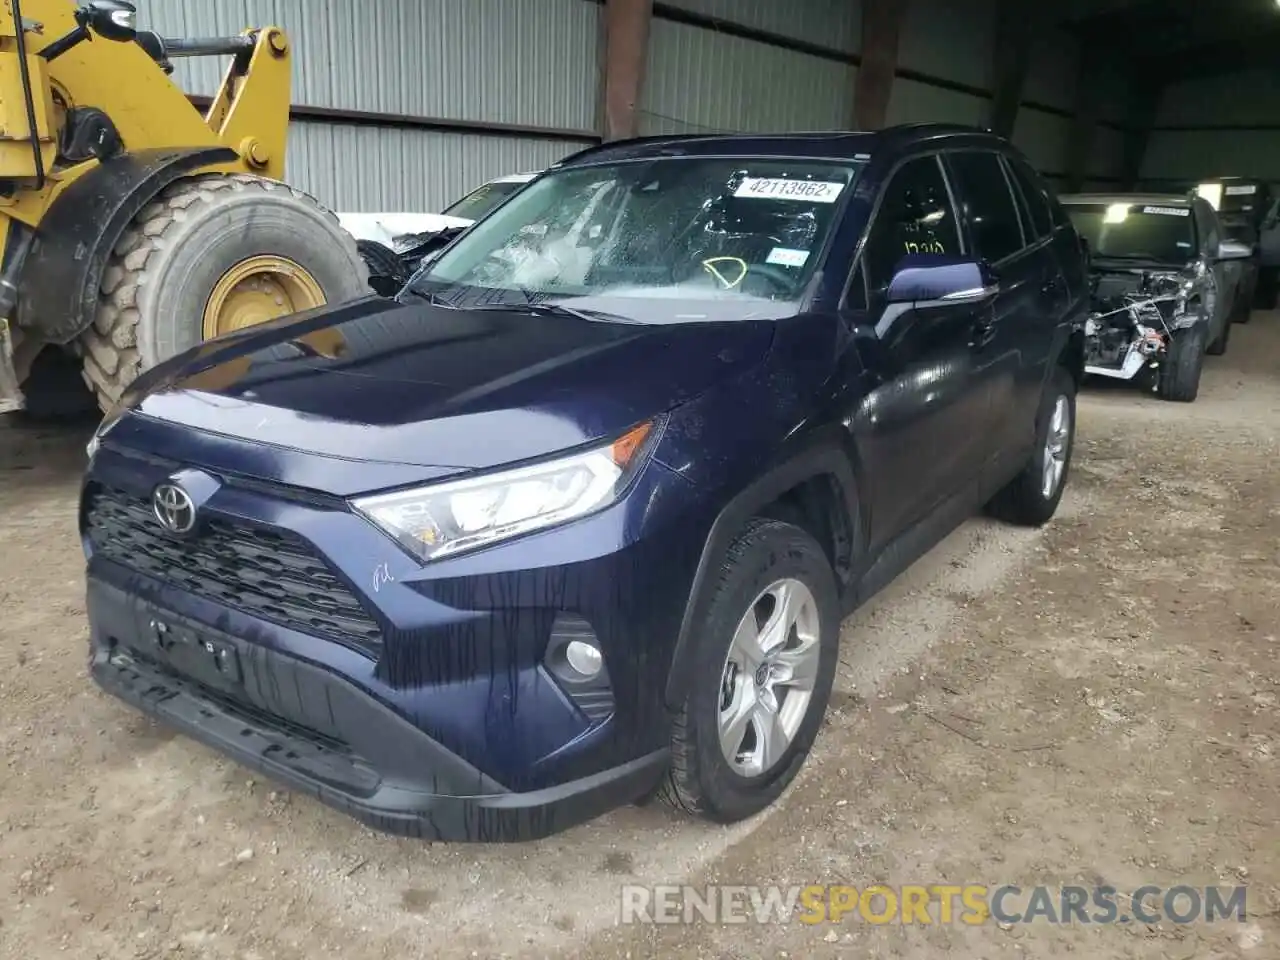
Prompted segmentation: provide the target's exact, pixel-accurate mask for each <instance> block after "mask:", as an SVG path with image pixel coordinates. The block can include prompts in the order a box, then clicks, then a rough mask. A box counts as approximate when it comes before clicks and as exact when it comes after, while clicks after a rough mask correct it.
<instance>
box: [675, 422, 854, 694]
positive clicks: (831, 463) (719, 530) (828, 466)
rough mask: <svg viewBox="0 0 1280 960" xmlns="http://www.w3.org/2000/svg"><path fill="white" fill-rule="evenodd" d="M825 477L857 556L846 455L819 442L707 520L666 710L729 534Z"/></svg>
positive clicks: (682, 675)
mask: <svg viewBox="0 0 1280 960" xmlns="http://www.w3.org/2000/svg"><path fill="white" fill-rule="evenodd" d="M826 475H830V476H833V477H835V479H836V482H837V484H838V485H839V487H840V491H841V493H842V494H843V495H844V496H843V498H842V505H843V506H844V509H845V511H846V514H847V515H848V519H849V522H850V530H851V532H852V540H853V550H854V555H855V556H857V554H858V553H859V552H860V551H861V548H862V546H863V543H862V540H863V532H864V529H865V525H864V524H863V523H862V522H861V515H860V512H859V510H860V508H859V500H858V494H857V490H858V484H857V480H856V478H855V477H854V473H853V465H852V463H851V462H850V460H849V457H848V455H846V453H845V452H844V450H842V449H841V448H839V447H836V446H826V445H823V446H821V447H817V448H810V449H809V450H807V451H804V452H802V453H800V454H798V455H796V456H795V457H793V458H792V459H790V460H788V461H786V462H785V463H783V464H781V465H780V466H778V467H775V468H774V469H772V470H770V471H769V472H768V473H766V474H765V475H764V476H762V477H760V478H759V479H757V480H755V481H754V482H753V483H752V484H751V485H750V486H748V487H747V488H746V489H744V490H742V491H741V492H739V493H738V494H737V495H736V496H734V497H733V499H731V500H730V501H729V502H728V503H727V504H725V506H724V508H723V509H722V510H721V511H720V513H719V515H718V516H717V517H716V519H715V522H714V523H712V525H711V532H710V533H709V534H708V535H707V542H706V543H705V544H704V545H703V547H702V555H701V556H700V557H699V558H698V566H697V569H696V571H695V572H694V575H693V586H692V587H691V589H690V591H689V600H688V602H687V603H686V604H685V609H684V616H683V617H682V618H681V621H680V633H679V635H678V637H677V638H676V645H675V650H674V652H673V653H672V657H671V670H670V671H669V672H668V674H667V686H666V692H665V696H666V702H667V706H668V708H670V709H678V707H679V704H680V703H681V701H683V699H684V695H685V690H686V684H687V682H688V675H689V671H688V670H686V669H684V664H685V663H686V661H687V660H688V658H689V656H690V647H691V645H692V643H693V632H694V624H696V623H697V622H698V618H699V617H700V616H701V614H702V613H703V610H704V608H705V606H706V604H707V602H708V601H709V599H710V597H709V592H710V591H709V586H708V585H709V583H711V582H713V578H714V576H715V571H716V568H717V565H718V564H719V563H720V559H721V558H722V557H723V556H724V554H725V551H726V550H728V548H729V544H730V543H731V542H732V540H733V538H734V536H735V535H737V533H738V531H739V530H741V529H742V527H743V525H744V524H745V523H746V522H747V520H748V519H750V518H751V517H752V516H754V515H755V513H756V511H758V510H759V509H760V508H761V507H763V506H766V505H767V504H770V503H772V502H773V501H774V500H777V499H778V497H780V496H782V494H784V493H786V492H787V491H788V490H790V489H792V488H794V487H796V486H798V485H800V484H802V483H804V482H805V481H806V480H812V479H814V478H815V477H820V476H826Z"/></svg>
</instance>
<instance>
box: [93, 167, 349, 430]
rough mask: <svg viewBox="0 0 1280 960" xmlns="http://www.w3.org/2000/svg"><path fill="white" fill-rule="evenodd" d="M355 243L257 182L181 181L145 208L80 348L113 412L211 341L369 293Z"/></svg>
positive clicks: (287, 191)
mask: <svg viewBox="0 0 1280 960" xmlns="http://www.w3.org/2000/svg"><path fill="white" fill-rule="evenodd" d="M367 276H368V271H367V269H366V267H365V265H364V261H363V260H362V259H361V258H360V255H359V253H358V252H357V250H356V244H355V240H354V238H352V237H351V236H350V234H348V233H346V231H344V230H343V229H342V228H341V227H340V226H339V225H338V220H337V218H336V217H335V216H333V214H331V213H329V212H328V211H327V210H325V209H324V208H323V207H321V206H320V205H319V204H318V203H316V201H315V200H313V199H312V198H311V197H309V196H307V195H306V194H304V193H301V192H299V191H297V190H294V189H292V188H290V187H288V186H286V185H285V184H283V183H279V182H277V181H274V180H266V179H263V178H261V177H253V176H248V175H245V174H230V175H227V174H208V175H204V176H199V177H192V178H188V179H184V180H179V181H178V182H177V183H175V184H173V185H172V186H170V187H168V188H167V189H165V190H164V191H163V192H162V193H161V194H160V195H159V196H158V197H157V198H156V199H155V200H153V201H152V202H151V203H150V204H148V205H147V206H146V207H144V208H143V209H142V211H141V212H140V213H139V214H138V216H137V217H136V218H135V219H134V221H133V222H132V223H131V224H130V226H129V228H128V229H127V230H125V232H124V235H123V236H122V237H121V238H120V242H119V243H117V244H116V247H115V250H114V251H113V252H112V256H111V259H110V261H109V262H108V263H107V266H106V268H105V270H104V271H103V275H102V289H101V293H100V296H99V299H98V309H97V313H96V315H95V317H94V321H93V324H92V326H90V328H89V329H88V330H86V331H85V332H84V333H83V334H82V335H81V337H80V340H79V343H78V346H79V350H80V353H81V354H82V356H83V359H84V377H85V380H86V382H87V383H88V384H89V386H90V388H91V389H92V390H93V391H94V393H95V395H96V397H97V400H98V403H99V405H100V406H102V407H104V408H105V407H107V406H110V404H111V403H113V402H114V401H115V400H117V399H118V398H119V396H120V394H121V393H122V392H123V390H124V388H125V387H126V386H128V384H129V383H130V382H131V381H132V380H133V379H134V377H136V376H137V375H138V374H139V373H140V372H142V371H143V370H145V369H147V368H149V367H152V366H154V365H155V364H157V363H160V362H161V361H162V360H166V359H168V358H169V357H171V356H173V355H174V354H177V353H180V352H181V351H183V350H187V349H189V348H191V347H194V346H196V345H197V344H198V343H200V342H201V341H202V340H207V339H209V338H211V337H215V336H219V335H221V334H225V333H230V332H232V331H235V330H240V329H244V328H245V327H249V326H253V325H255V324H258V323H263V322H265V321H267V320H271V319H274V318H276V317H280V316H284V315H286V314H290V313H294V312H296V311H300V310H307V309H310V308H313V307H318V306H321V305H323V304H325V303H334V302H340V301H343V300H348V299H353V298H355V297H360V296H365V295H367V294H368V293H369V288H368V286H367V282H366V278H367Z"/></svg>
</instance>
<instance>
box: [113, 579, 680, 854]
mask: <svg viewBox="0 0 1280 960" xmlns="http://www.w3.org/2000/svg"><path fill="white" fill-rule="evenodd" d="M87 602H88V608H89V616H90V623H91V624H92V635H91V655H90V672H91V674H92V676H93V679H94V680H95V681H96V682H97V683H98V685H99V686H100V687H102V688H103V689H104V690H105V691H106V692H108V693H110V694H112V695H114V696H116V697H119V698H120V699H122V700H124V701H125V702H127V703H129V704H131V705H133V706H134V707H136V708H138V709H139V710H141V711H143V712H144V713H146V714H148V715H150V716H152V717H154V718H156V719H157V720H159V721H161V722H163V723H166V724H168V725H170V726H172V727H175V728H176V729H178V730H179V731H181V732H183V733H185V734H187V735H189V736H191V737H192V738H193V739H196V740H199V741H201V742H203V743H205V744H206V745H208V746H210V747H213V748H214V749H216V750H219V751H220V752H222V753H225V754H227V755H229V756H230V757H232V758H233V759H235V760H237V761H238V762H240V763H242V764H244V765H245V766H247V767H250V768H252V769H255V770H258V771H260V772H262V773H264V774H266V775H268V776H270V777H273V778H274V779H276V780H279V781H281V782H283V783H285V784H287V785H289V786H290V787H292V788H293V789H296V790H298V791H301V792H304V793H307V794H310V795H312V796H314V797H316V798H317V799H319V800H320V801H322V802H323V803H326V804H328V805H329V806H332V807H335V808H336V809H338V810H341V811H342V812H344V813H346V814H348V815H350V816H352V817H354V818H355V819H357V820H359V821H361V822H362V823H364V824H366V825H368V826H370V827H372V828H374V829H377V830H381V831H384V832H388V833H395V834H401V835H406V836H413V837H421V838H424V839H429V840H448V841H460V840H471V841H484V842H497V841H521V840H534V839H538V838H541V837H545V836H549V835H551V834H553V833H558V832H560V831H562V830H564V829H566V828H568V827H570V826H573V825H576V824H579V823H582V822H585V821H587V820H590V819H593V818H594V817H597V816H599V815H601V814H603V813H605V812H607V811H608V810H611V809H613V808H615V807H617V806H619V805H621V804H625V803H628V802H631V801H633V800H636V799H638V798H639V797H641V796H643V795H644V794H645V793H647V792H648V791H650V790H651V789H652V788H653V786H654V785H655V784H656V783H657V781H658V779H659V778H660V777H661V776H662V775H663V772H664V770H665V769H666V765H667V754H666V751H665V750H659V751H654V752H651V753H649V754H647V755H644V756H641V757H639V758H637V759H634V760H631V761H629V762H627V763H624V764H622V765H620V766H617V767H614V768H612V769H608V770H604V771H602V772H600V773H596V774H593V775H590V776H587V777H583V778H581V779H578V780H574V781H570V782H567V783H563V784H559V785H557V786H554V787H548V788H544V789H540V790H533V791H528V792H523V793H521V792H513V791H511V790H508V789H506V788H505V787H504V786H503V785H502V784H500V783H498V782H496V781H495V780H494V779H492V778H491V777H489V776H487V775H485V774H484V773H482V772H481V771H479V770H477V769H476V768H475V767H474V766H472V765H471V764H469V763H467V762H466V761H465V760H463V759H462V758H460V757H458V756H457V755H456V754H454V753H452V752H450V751H449V750H447V749H446V748H445V747H443V746H441V745H440V744H439V743H438V742H436V741H435V740H433V739H431V738H430V737H429V736H427V735H426V734H425V733H423V732H422V731H421V730H418V729H416V728H415V727H414V726H413V725H411V724H410V723H408V722H407V721H406V720H405V719H403V718H402V717H400V716H399V715H397V714H396V713H395V712H393V711H392V710H390V709H389V708H388V707H386V706H385V705H384V704H381V703H379V702H378V701H377V700H376V699H374V698H373V697H371V696H369V695H368V694H367V693H365V692H363V691H361V690H360V689H358V688H357V687H356V686H355V685H354V684H352V683H350V682H348V681H346V680H344V679H342V678H341V677H339V676H337V675H336V674H333V673H331V672H329V671H327V670H325V669H323V668H321V667H318V666H315V665H313V664H310V663H307V662H305V661H303V660H299V659H297V658H295V657H291V656H288V655H287V654H282V653H279V652H277V651H274V650H271V649H267V648H264V647H260V646H257V645H255V644H252V643H250V642H247V641H245V640H243V639H240V638H237V637H234V636H232V635H230V634H227V633H223V632H221V631H217V630H212V629H210V628H209V627H207V626H205V625H203V624H199V623H193V622H191V621H189V620H186V619H184V618H179V617H174V616H173V615H172V614H168V613H164V612H161V611H159V610H157V609H155V608H152V607H149V606H148V605H146V604H145V603H141V602H139V601H138V599H137V598H135V597H131V596H130V595H128V594H127V593H125V592H123V591H121V590H118V589H116V588H114V587H111V586H109V585H107V584H103V583H100V582H95V581H92V580H91V581H90V584H89V591H88V601H87Z"/></svg>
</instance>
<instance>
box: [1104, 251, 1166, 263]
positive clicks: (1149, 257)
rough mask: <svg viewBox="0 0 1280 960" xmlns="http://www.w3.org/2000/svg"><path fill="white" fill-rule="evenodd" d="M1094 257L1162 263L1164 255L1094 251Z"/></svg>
mask: <svg viewBox="0 0 1280 960" xmlns="http://www.w3.org/2000/svg"><path fill="white" fill-rule="evenodd" d="M1094 256H1095V257H1097V258H1098V259H1099V260H1154V261H1156V262H1157V263H1164V262H1166V261H1165V258H1164V257H1157V256H1156V255H1155V254H1154V253H1095V254H1094Z"/></svg>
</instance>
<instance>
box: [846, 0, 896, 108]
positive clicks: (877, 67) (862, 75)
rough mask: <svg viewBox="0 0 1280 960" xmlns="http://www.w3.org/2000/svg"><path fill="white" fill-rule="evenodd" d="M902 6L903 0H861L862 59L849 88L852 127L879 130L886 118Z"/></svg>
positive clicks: (894, 71) (891, 90)
mask: <svg viewBox="0 0 1280 960" xmlns="http://www.w3.org/2000/svg"><path fill="white" fill-rule="evenodd" d="M906 8H907V0H862V53H861V59H862V62H861V64H860V65H859V66H858V79H857V81H856V82H855V84H854V88H853V126H854V129H855V130H879V129H880V128H881V127H883V126H884V125H885V123H886V122H887V120H888V116H889V97H890V95H891V94H892V93H893V79H894V75H895V73H896V72H897V69H898V39H899V37H900V36H901V34H902V20H903V17H904V16H905V14H906Z"/></svg>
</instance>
